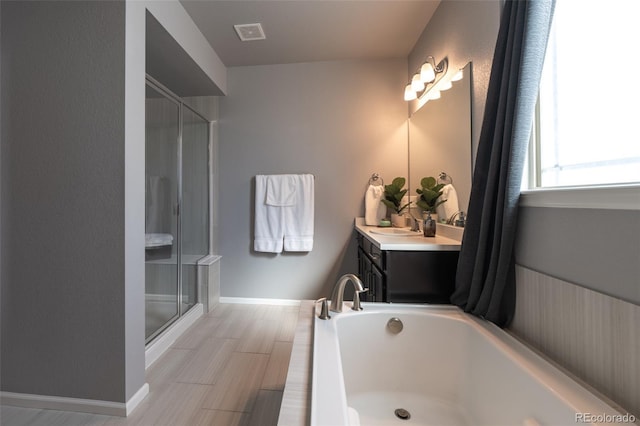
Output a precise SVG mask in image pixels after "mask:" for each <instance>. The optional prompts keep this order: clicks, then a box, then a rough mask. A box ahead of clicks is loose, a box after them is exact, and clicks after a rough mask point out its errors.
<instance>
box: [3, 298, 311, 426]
mask: <svg viewBox="0 0 640 426" xmlns="http://www.w3.org/2000/svg"><path fill="white" fill-rule="evenodd" d="M299 310H300V308H299V307H297V306H295V307H294V306H269V305H239V304H220V305H218V306H217V307H216V308H215V309H214V310H213V311H211V312H210V313H208V314H205V315H204V316H203V317H201V318H200V319H199V320H198V321H197V322H196V324H194V325H193V326H192V327H191V328H190V329H189V330H188V331H187V332H186V333H185V334H184V335H183V336H181V337H180V338H179V339H178V340H177V341H176V342H175V343H174V344H173V346H172V347H171V348H170V349H169V350H168V351H167V352H165V353H164V354H163V355H162V357H161V358H160V359H159V360H158V361H156V363H155V364H154V365H152V366H151V367H150V368H149V370H147V378H146V380H147V383H149V387H150V390H149V395H147V397H146V398H145V400H144V401H143V402H142V403H141V404H140V405H139V406H138V408H137V409H136V410H135V411H134V412H133V413H132V414H131V415H130V416H129V417H127V418H122V417H110V416H103V415H94V414H83V413H71V412H62V411H53V410H38V409H27V408H17V407H9V406H2V407H0V424H2V425H5V426H75V425H77V426H81V425H82V426H84V425H91V426H94V425H96V426H97V425H100V426H125V425H127V426H128V425H139V426H156V425H159V426H164V425H167V426H200V425H216V426H236V425H239V426H240V425H241V426H262V425H264V426H272V425H273V426H275V425H276V424H277V422H278V413H279V410H280V404H281V401H282V395H283V391H284V384H285V381H286V378H287V369H288V366H289V358H290V355H291V348H292V345H293V338H294V335H295V330H296V324H297V320H298V312H299Z"/></svg>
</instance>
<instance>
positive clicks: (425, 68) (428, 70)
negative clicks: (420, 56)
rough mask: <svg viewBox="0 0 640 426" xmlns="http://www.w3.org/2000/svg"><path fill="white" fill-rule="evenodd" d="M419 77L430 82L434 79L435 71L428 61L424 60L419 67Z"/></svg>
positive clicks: (425, 81)
mask: <svg viewBox="0 0 640 426" xmlns="http://www.w3.org/2000/svg"><path fill="white" fill-rule="evenodd" d="M420 79H421V80H422V82H423V83H431V82H433V80H435V79H436V72H435V71H434V69H433V65H431V63H430V62H425V63H424V64H422V68H420Z"/></svg>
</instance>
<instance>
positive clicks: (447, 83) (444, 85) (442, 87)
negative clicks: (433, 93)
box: [438, 80, 453, 91]
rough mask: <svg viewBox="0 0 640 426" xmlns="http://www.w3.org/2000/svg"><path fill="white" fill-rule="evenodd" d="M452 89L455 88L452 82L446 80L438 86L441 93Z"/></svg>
mask: <svg viewBox="0 0 640 426" xmlns="http://www.w3.org/2000/svg"><path fill="white" fill-rule="evenodd" d="M452 87H453V84H451V80H444V81H442V82H441V83H440V84H439V85H438V90H440V91H443V90H449V89H451V88H452Z"/></svg>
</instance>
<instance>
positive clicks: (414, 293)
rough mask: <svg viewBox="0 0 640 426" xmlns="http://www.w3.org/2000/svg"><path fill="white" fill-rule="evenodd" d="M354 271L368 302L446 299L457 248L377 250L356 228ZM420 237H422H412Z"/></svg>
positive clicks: (452, 288) (441, 301) (451, 283)
mask: <svg viewBox="0 0 640 426" xmlns="http://www.w3.org/2000/svg"><path fill="white" fill-rule="evenodd" d="M356 238H357V241H358V275H359V277H360V279H361V280H362V282H363V284H364V286H365V287H368V288H369V291H368V292H367V293H364V294H363V296H365V295H366V296H365V297H364V298H363V299H364V300H366V301H369V302H392V303H450V302H449V297H450V296H451V294H452V293H453V290H454V285H455V274H456V267H457V263H458V253H459V252H458V251H442V250H423V251H408V250H381V249H380V248H379V247H377V246H376V245H375V244H374V243H373V242H372V241H371V240H369V239H368V238H366V237H364V236H363V235H362V234H360V233H358V232H356ZM416 238H422V237H416Z"/></svg>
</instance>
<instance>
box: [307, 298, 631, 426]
mask: <svg viewBox="0 0 640 426" xmlns="http://www.w3.org/2000/svg"><path fill="white" fill-rule="evenodd" d="M347 305H349V307H350V303H345V309H344V311H343V312H342V313H339V314H336V313H334V312H331V319H329V320H320V319H318V317H317V315H316V318H315V323H314V343H313V373H312V374H313V375H312V394H311V425H312V426H339V425H349V426H358V425H360V426H376V425H406V426H410V425H492V426H494V425H526V426H534V425H539V424H540V425H576V424H601V423H602V424H605V423H606V424H612V423H614V424H615V423H616V422H618V423H623V422H625V421H628V420H631V422H633V421H635V419H633V418H631V419H629V415H626V416H627V417H624V416H625V414H624V413H620V412H618V411H616V410H615V409H614V408H612V407H611V406H610V405H608V404H607V403H605V402H604V401H603V400H601V399H599V398H598V397H596V396H595V395H594V394H592V393H591V392H589V391H588V390H586V389H585V388H584V387H582V386H581V385H579V384H578V383H577V382H575V381H574V380H572V379H571V378H569V377H568V376H567V375H565V374H564V373H562V372H561V371H560V370H559V369H557V368H556V367H554V366H552V365H551V364H550V363H548V362H547V361H545V360H544V359H542V358H541V357H540V356H538V355H536V354H535V353H534V352H533V351H531V350H530V349H528V348H527V347H525V346H524V345H522V344H521V343H520V342H518V341H517V340H516V339H514V338H513V337H511V336H510V335H509V334H507V333H506V332H504V331H503V330H501V329H500V328H499V327H496V326H495V325H493V324H491V323H488V322H486V321H483V320H480V319H477V318H475V317H473V316H471V315H467V314H465V313H464V312H462V311H461V310H460V309H458V308H457V307H452V306H442V305H440V306H425V305H397V304H378V303H367V304H363V306H364V311H360V312H355V311H352V310H351V309H349V307H347ZM391 318H397V319H399V320H400V321H401V322H402V325H403V328H402V331H400V332H399V333H397V334H394V333H392V332H391V331H390V329H389V327H388V326H387V322H388V321H389V320H390V319H391ZM631 417H632V416H631Z"/></svg>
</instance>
